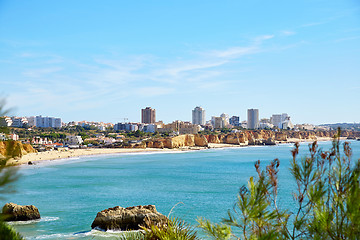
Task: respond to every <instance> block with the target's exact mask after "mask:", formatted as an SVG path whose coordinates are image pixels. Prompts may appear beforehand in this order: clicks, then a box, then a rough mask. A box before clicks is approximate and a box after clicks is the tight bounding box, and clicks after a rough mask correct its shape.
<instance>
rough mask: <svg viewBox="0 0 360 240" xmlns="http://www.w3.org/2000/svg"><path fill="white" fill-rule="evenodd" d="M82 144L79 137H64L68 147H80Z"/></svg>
mask: <svg viewBox="0 0 360 240" xmlns="http://www.w3.org/2000/svg"><path fill="white" fill-rule="evenodd" d="M83 142H84V141H83V140H82V138H81V136H66V143H67V144H69V145H80V144H82V143H83Z"/></svg>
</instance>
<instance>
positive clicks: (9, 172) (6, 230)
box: [0, 99, 23, 240]
mask: <svg viewBox="0 0 360 240" xmlns="http://www.w3.org/2000/svg"><path fill="white" fill-rule="evenodd" d="M5 103H6V101H5V100H4V99H2V100H0V116H4V115H5V114H7V113H8V111H6V110H5V109H4V107H5ZM8 160H9V157H5V156H2V157H1V156H0V198H1V199H4V195H5V194H8V193H11V192H14V186H13V183H14V182H15V181H16V180H17V179H18V177H19V175H18V174H17V172H16V169H15V168H13V167H8V166H6V164H7V162H8ZM20 239H23V238H22V236H21V235H20V234H18V233H17V232H16V231H15V230H14V229H13V228H12V227H10V226H9V225H8V224H6V223H5V222H4V221H3V219H2V218H0V240H20Z"/></svg>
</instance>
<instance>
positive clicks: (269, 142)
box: [264, 138, 276, 145]
mask: <svg viewBox="0 0 360 240" xmlns="http://www.w3.org/2000/svg"><path fill="white" fill-rule="evenodd" d="M264 143H265V145H276V142H275V140H274V139H273V138H268V139H267V140H266V141H265V142H264Z"/></svg>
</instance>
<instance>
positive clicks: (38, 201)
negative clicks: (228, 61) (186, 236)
mask: <svg viewBox="0 0 360 240" xmlns="http://www.w3.org/2000/svg"><path fill="white" fill-rule="evenodd" d="M319 145H320V147H321V148H323V149H324V150H328V149H329V148H330V147H331V142H320V143H319ZM351 146H352V148H353V155H354V158H360V141H351ZM292 148H293V145H291V144H284V145H278V146H259V147H257V146H256V147H244V148H227V149H209V150H204V151H191V152H176V153H156V154H122V155H111V156H110V155H104V156H92V157H81V158H76V159H72V160H57V161H49V162H45V163H39V164H37V165H35V166H22V167H20V170H19V172H20V173H21V174H22V177H21V178H20V180H19V181H18V182H17V184H16V189H17V193H15V194H10V195H8V196H7V198H6V199H5V200H2V202H1V204H4V203H5V202H14V203H17V204H21V205H28V204H33V205H35V206H37V207H38V208H39V211H40V214H41V216H42V220H40V221H33V222H21V223H13V226H14V227H15V228H16V229H17V230H18V231H19V232H20V233H22V234H23V235H24V236H25V237H26V238H27V239H103V238H104V239H109V238H110V239H111V238H115V236H118V234H119V233H113V232H107V233H104V232H100V231H96V230H91V227H90V226H91V223H92V221H93V220H94V218H95V216H96V214H97V212H99V211H101V210H103V209H106V208H109V207H114V206H117V205H120V206H122V207H128V206H136V205H147V204H154V205H156V207H157V210H158V211H159V212H161V213H163V214H165V215H168V214H169V212H170V211H171V209H172V208H173V207H174V206H175V205H176V204H178V203H180V204H178V205H177V206H176V207H175V208H174V210H173V212H172V215H174V216H176V217H180V218H182V219H184V220H186V221H187V222H189V223H191V224H195V223H196V221H195V220H196V218H197V217H198V216H203V217H206V218H208V219H211V220H212V221H217V222H218V221H220V220H221V219H222V218H223V217H226V213H227V210H228V209H232V207H233V205H234V203H235V201H236V195H237V192H238V190H239V188H240V187H241V186H242V185H244V184H246V183H247V180H248V179H249V177H250V176H254V175H255V169H254V162H255V161H256V160H258V159H260V160H261V161H262V163H263V165H262V166H263V167H265V165H266V164H267V163H269V162H270V161H271V160H272V159H274V158H279V159H280V172H279V181H280V184H279V185H280V195H281V201H280V204H281V206H282V207H291V206H289V205H288V204H289V203H290V202H291V201H290V200H291V199H292V197H291V191H292V188H293V185H292V181H291V176H290V173H289V162H290V159H291V154H290V150H291V149H292ZM300 149H301V152H300V154H306V151H307V150H306V149H307V144H306V143H304V144H302V145H301V148H300Z"/></svg>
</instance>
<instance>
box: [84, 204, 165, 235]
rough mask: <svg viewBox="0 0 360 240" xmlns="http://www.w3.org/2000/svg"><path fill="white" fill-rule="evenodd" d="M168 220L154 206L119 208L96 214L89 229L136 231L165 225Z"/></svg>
mask: <svg viewBox="0 0 360 240" xmlns="http://www.w3.org/2000/svg"><path fill="white" fill-rule="evenodd" d="M167 220H168V218H167V217H166V216H164V215H162V214H161V213H159V212H158V211H157V210H156V207H155V205H146V206H135V207H127V208H123V207H120V206H117V207H113V208H108V209H105V210H103V211H101V212H98V214H97V215H96V218H95V220H94V222H93V223H92V224H91V228H100V229H102V230H122V231H127V230H138V229H141V226H143V227H149V226H150V225H156V224H165V223H166V222H167Z"/></svg>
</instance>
